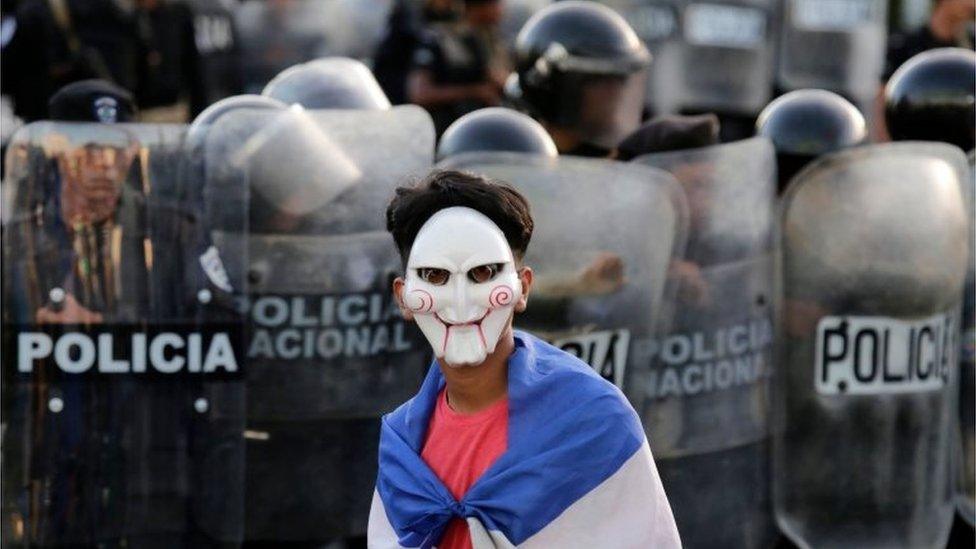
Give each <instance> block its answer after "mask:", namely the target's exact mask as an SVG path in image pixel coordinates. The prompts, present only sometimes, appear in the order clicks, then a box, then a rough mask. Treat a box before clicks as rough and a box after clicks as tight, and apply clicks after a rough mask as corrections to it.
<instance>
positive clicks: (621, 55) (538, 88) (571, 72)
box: [506, 2, 651, 157]
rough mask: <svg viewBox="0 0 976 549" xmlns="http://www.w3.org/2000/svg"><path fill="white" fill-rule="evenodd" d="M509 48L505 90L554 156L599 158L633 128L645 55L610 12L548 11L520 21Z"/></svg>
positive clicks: (585, 5)
mask: <svg viewBox="0 0 976 549" xmlns="http://www.w3.org/2000/svg"><path fill="white" fill-rule="evenodd" d="M515 49H516V70H517V73H518V83H517V86H516V85H515V83H512V85H510V86H506V88H507V89H508V92H509V93H515V94H517V95H520V98H519V101H520V104H522V105H524V106H525V107H526V108H527V109H528V111H529V113H530V114H531V115H532V116H533V117H534V118H536V119H537V120H539V121H540V122H541V123H542V125H543V126H545V128H546V129H547V130H548V131H549V133H550V134H551V135H552V137H553V141H555V143H556V146H557V147H558V149H559V152H560V153H562V154H571V155H578V156H594V157H595V156H607V155H608V154H609V153H610V151H611V150H612V149H613V148H614V147H616V145H617V144H618V143H619V142H620V141H621V140H622V139H623V138H624V137H626V136H627V135H628V134H630V133H631V132H633V131H634V130H636V129H637V127H638V126H639V125H640V121H641V115H642V111H643V107H644V95H645V78H646V72H647V71H646V69H647V68H648V66H649V65H650V61H651V56H650V54H649V53H648V51H647V48H646V47H645V46H644V44H643V43H642V42H641V41H640V39H639V38H638V37H637V35H636V34H635V33H634V30H633V29H632V28H631V27H630V25H628V24H627V22H626V21H625V20H624V19H623V18H622V17H621V16H620V15H618V14H617V13H616V12H614V11H613V10H611V9H610V8H607V7H605V6H602V5H599V4H595V3H592V2H564V3H558V4H553V5H551V6H549V7H547V8H545V9H543V10H541V11H539V12H538V13H536V14H535V15H534V16H533V17H532V18H531V19H529V21H528V22H526V24H525V26H524V27H522V30H521V31H520V32H519V34H518V38H517V39H516V43H515ZM516 90H517V91H516Z"/></svg>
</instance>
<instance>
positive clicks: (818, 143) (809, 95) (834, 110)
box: [756, 89, 867, 194]
mask: <svg viewBox="0 0 976 549" xmlns="http://www.w3.org/2000/svg"><path fill="white" fill-rule="evenodd" d="M756 134H757V135H761V136H763V137H768V138H769V139H770V140H771V141H772V142H773V146H774V147H775V148H776V163H777V167H778V179H779V184H778V190H779V193H780V194H782V193H783V191H784V190H785V189H786V185H787V184H788V183H789V181H790V179H792V178H793V176H794V175H796V174H797V172H799V171H800V170H801V169H802V168H803V167H804V166H806V165H807V164H808V163H810V162H811V161H812V160H814V159H816V158H817V157H819V156H822V155H824V154H827V153H829V152H831V151H836V150H839V149H843V148H847V147H852V146H855V145H858V144H861V143H863V142H864V141H865V139H866V138H867V124H866V122H865V120H864V115H862V114H861V112H860V111H858V110H857V107H855V106H854V105H852V104H851V103H850V102H849V101H847V100H846V99H844V98H843V97H841V96H839V95H837V94H836V93H833V92H829V91H826V90H812V89H808V90H796V91H792V92H790V93H787V94H786V95H783V96H781V97H779V98H778V99H776V100H775V101H773V102H772V103H770V104H769V105H767V106H766V108H765V109H763V110H762V112H761V113H759V118H758V120H757V121H756Z"/></svg>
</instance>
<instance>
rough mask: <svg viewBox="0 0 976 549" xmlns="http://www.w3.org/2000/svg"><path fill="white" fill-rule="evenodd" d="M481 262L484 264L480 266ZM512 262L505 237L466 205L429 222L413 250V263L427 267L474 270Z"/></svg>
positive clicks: (452, 208) (456, 207) (487, 219)
mask: <svg viewBox="0 0 976 549" xmlns="http://www.w3.org/2000/svg"><path fill="white" fill-rule="evenodd" d="M479 261H480V263H478V262H479ZM509 261H512V250H511V248H510V247H509V245H508V241H507V240H506V239H505V234H504V233H503V232H502V230H501V229H499V228H498V225H496V224H495V222H493V221H492V220H491V219H489V218H488V216H486V215H485V214H483V213H481V212H479V211H477V210H475V209H472V208H467V207H463V206H455V207H451V208H445V209H443V210H440V211H439V212H437V213H435V214H434V215H432V216H431V217H430V219H428V220H427V222H426V223H424V225H423V226H422V227H421V228H420V231H419V232H418V233H417V238H416V239H415V240H414V243H413V246H412V247H411V249H410V259H409V262H408V263H409V264H410V265H411V266H427V267H443V268H446V267H458V268H460V267H467V268H470V267H473V266H476V265H469V263H472V262H475V263H477V264H484V263H504V262H509Z"/></svg>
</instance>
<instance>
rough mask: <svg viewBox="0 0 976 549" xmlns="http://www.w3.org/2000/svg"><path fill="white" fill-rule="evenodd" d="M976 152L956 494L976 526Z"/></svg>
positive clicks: (962, 510)
mask: <svg viewBox="0 0 976 549" xmlns="http://www.w3.org/2000/svg"><path fill="white" fill-rule="evenodd" d="M974 163H976V152H974V151H969V179H968V180H966V181H965V182H966V184H968V185H969V192H968V193H967V196H966V202H967V207H968V208H969V221H970V227H969V262H968V263H967V265H968V269H967V271H966V290H965V294H964V296H965V298H964V300H963V306H962V330H961V333H962V335H961V338H962V340H961V341H960V345H959V427H960V437H961V438H960V443H961V447H962V452H961V455H962V463H961V466H960V470H959V473H958V474H959V479H960V481H959V485H960V486H959V487H960V494H959V496H957V507H958V508H959V515H960V516H961V517H962V518H963V520H965V521H966V522H967V523H968V524H969V526H970V527H973V526H976V311H974V309H976V272H974V261H976V232H974V228H973V225H972V223H973V222H974V221H973V220H974V219H976V204H974V197H976V168H974V167H973V165H974Z"/></svg>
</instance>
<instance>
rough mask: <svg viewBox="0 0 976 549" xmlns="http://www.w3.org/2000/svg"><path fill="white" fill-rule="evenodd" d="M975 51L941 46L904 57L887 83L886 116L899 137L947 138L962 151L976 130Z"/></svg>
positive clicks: (968, 147) (971, 142)
mask: <svg viewBox="0 0 976 549" xmlns="http://www.w3.org/2000/svg"><path fill="white" fill-rule="evenodd" d="M974 87H976V52H972V51H970V50H965V49H962V48H939V49H935V50H929V51H927V52H923V53H920V54H918V55H916V56H915V57H912V58H911V59H909V60H908V61H906V62H905V64H903V65H902V66H901V67H899V68H898V70H897V71H895V73H894V74H893V75H892V76H891V79H890V80H888V85H887V86H885V121H886V122H887V124H888V133H889V134H891V138H892V139H893V140H895V141H903V140H920V141H944V142H946V143H952V144H953V145H956V146H958V147H959V148H961V149H963V150H964V151H969V150H971V149H972V148H973V145H974V140H976V137H974V133H976V126H974V124H976V122H974V117H976V94H974V90H973V88H974Z"/></svg>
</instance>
